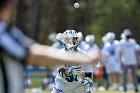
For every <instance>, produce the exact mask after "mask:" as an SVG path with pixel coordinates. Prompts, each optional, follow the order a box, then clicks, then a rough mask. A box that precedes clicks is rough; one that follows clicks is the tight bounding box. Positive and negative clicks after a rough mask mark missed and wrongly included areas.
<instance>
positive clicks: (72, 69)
mask: <svg viewBox="0 0 140 93" xmlns="http://www.w3.org/2000/svg"><path fill="white" fill-rule="evenodd" d="M68 73H69V75H71V76H75V75H79V74H81V73H82V68H81V66H71V67H70V68H69V69H68Z"/></svg>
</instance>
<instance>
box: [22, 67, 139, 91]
mask: <svg viewBox="0 0 140 93" xmlns="http://www.w3.org/2000/svg"><path fill="white" fill-rule="evenodd" d="M138 74H139V75H140V69H139V70H138ZM45 75H46V73H44V72H37V73H30V74H29V77H32V78H31V80H32V87H41V81H42V79H43V77H44V76H45ZM139 89H140V88H139ZM25 93H32V92H31V90H28V91H26V92H25ZM42 93H50V92H49V91H44V92H42ZM94 93H123V92H122V91H112V90H108V91H96V92H94ZM127 93H135V92H134V91H133V90H131V91H128V92H127Z"/></svg>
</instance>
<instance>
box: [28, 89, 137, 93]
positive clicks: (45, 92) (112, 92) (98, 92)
mask: <svg viewBox="0 0 140 93" xmlns="http://www.w3.org/2000/svg"><path fill="white" fill-rule="evenodd" d="M26 93H32V92H31V91H30V90H28V91H27V92H26ZM42 93H50V91H44V92H42ZM93 93H123V92H122V91H111V90H108V91H96V92H93ZM127 93H135V92H134V91H132V90H131V91H128V92H127Z"/></svg>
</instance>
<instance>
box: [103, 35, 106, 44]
mask: <svg viewBox="0 0 140 93" xmlns="http://www.w3.org/2000/svg"><path fill="white" fill-rule="evenodd" d="M102 42H103V43H104V44H105V43H106V42H107V37H106V36H103V37H102Z"/></svg>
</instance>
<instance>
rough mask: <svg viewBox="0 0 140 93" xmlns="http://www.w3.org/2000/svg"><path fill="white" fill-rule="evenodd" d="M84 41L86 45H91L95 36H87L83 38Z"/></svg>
mask: <svg viewBox="0 0 140 93" xmlns="http://www.w3.org/2000/svg"><path fill="white" fill-rule="evenodd" d="M85 41H86V42H87V43H88V44H90V45H91V44H93V43H94V42H95V36H94V35H87V36H86V37H85Z"/></svg>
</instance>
